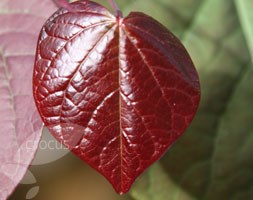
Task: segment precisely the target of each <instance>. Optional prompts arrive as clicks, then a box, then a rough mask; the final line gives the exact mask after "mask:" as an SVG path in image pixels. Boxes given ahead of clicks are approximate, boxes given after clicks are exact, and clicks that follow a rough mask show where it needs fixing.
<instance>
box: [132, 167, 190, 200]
mask: <svg viewBox="0 0 253 200" xmlns="http://www.w3.org/2000/svg"><path fill="white" fill-rule="evenodd" d="M168 189H169V190H170V191H171V192H170V193H168ZM181 190H182V189H181V188H180V187H178V186H177V185H176V184H175V183H174V182H172V181H171V179H170V178H169V177H168V175H167V174H166V172H165V171H164V170H163V168H162V166H161V165H160V164H159V163H157V164H154V165H153V166H152V167H151V168H150V169H149V171H148V173H147V174H146V175H144V176H143V177H142V178H141V179H140V180H139V181H138V182H137V183H136V185H135V189H134V190H132V191H131V194H132V196H133V197H134V198H135V199H138V200H147V199H148V200H166V199H168V197H169V199H170V200H174V199H176V198H177V197H178V196H177V194H178V191H180V193H181V197H180V199H181V200H193V198H192V197H191V196H190V195H189V194H187V192H185V191H181Z"/></svg>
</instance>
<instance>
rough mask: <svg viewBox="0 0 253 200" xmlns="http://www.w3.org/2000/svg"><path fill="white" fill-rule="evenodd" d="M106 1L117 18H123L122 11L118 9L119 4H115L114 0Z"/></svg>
mask: <svg viewBox="0 0 253 200" xmlns="http://www.w3.org/2000/svg"><path fill="white" fill-rule="evenodd" d="M108 3H109V4H110V5H111V6H112V8H113V10H114V13H115V16H116V17H117V18H123V15H122V12H121V10H120V9H119V6H118V5H117V4H116V2H115V1H114V0H108Z"/></svg>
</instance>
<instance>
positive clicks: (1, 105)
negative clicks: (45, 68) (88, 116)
mask: <svg viewBox="0 0 253 200" xmlns="http://www.w3.org/2000/svg"><path fill="white" fill-rule="evenodd" d="M39 2H40V1H30V0H22V1H21V0H19V1H9V0H1V3H0V24H1V27H0V94H1V95H0V126H1V129H0V142H1V145H0V163H1V166H0V199H1V200H2V199H3V200H4V199H6V198H7V196H8V195H10V193H11V192H12V191H13V189H14V188H15V187H16V185H17V184H18V183H19V182H20V180H21V179H22V177H23V176H24V174H25V172H26V170H27V168H28V166H29V165H30V163H31V161H32V159H33V157H34V154H35V151H36V149H37V145H38V142H39V139H40V134H41V131H42V122H41V121H40V117H39V115H38V113H37V110H36V108H35V104H34V100H33V95H32V90H31V88H32V85H31V80H32V71H33V63H34V54H35V47H36V42H37V35H38V33H39V30H40V28H41V25H42V24H43V23H44V20H45V19H46V17H47V16H48V15H49V14H51V12H52V11H53V10H54V9H55V6H54V4H53V3H51V1H49V0H46V1H43V3H40V4H41V7H39V8H38V6H37V4H38V3H39ZM42 10H44V12H42Z"/></svg>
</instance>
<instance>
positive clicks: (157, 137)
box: [33, 1, 200, 193]
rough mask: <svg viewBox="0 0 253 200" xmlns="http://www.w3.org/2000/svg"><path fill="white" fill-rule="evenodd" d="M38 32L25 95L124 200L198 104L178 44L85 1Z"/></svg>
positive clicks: (142, 20) (145, 20) (138, 17)
mask: <svg viewBox="0 0 253 200" xmlns="http://www.w3.org/2000/svg"><path fill="white" fill-rule="evenodd" d="M72 7H73V9H75V11H76V12H75V13H70V12H68V11H67V10H66V9H60V10H58V11H57V12H56V13H55V14H54V15H53V16H52V17H51V18H50V19H49V20H48V21H47V22H46V23H45V25H44V26H43V28H42V31H41V34H40V37H39V42H38V46H37V54H36V62H35V70H34V78H33V81H34V82H33V84H34V87H33V90H34V96H35V100H36V104H37V107H38V110H39V112H40V115H41V117H42V119H43V121H44V122H45V124H46V126H48V127H49V129H50V131H51V133H52V134H53V135H54V136H55V137H56V138H57V139H58V140H59V141H61V142H63V143H64V144H65V145H67V146H68V147H69V148H70V149H71V150H72V151H73V152H74V153H75V154H76V155H77V156H79V157H80V158H81V159H83V160H84V161H86V162H87V163H89V164H90V165H91V166H92V167H93V168H95V169H96V170H97V171H99V172H100V173H101V174H103V175H104V176H105V177H106V178H107V179H108V180H109V181H110V182H111V183H112V185H113V186H114V188H115V190H116V191H117V192H118V193H125V192H127V191H128V190H129V188H130V187H131V185H132V183H133V182H134V180H135V179H136V177H137V176H139V175H140V174H141V173H142V172H143V171H144V170H145V169H146V168H147V167H148V166H150V165H151V164H152V163H153V162H155V161H156V160H158V159H159V158H160V157H161V156H162V155H163V154H164V153H165V151H166V150H167V149H168V148H169V147H170V146H171V145H172V144H173V143H174V142H175V140H177V139H178V137H179V136H180V135H182V133H183V132H184V130H185V129H186V128H187V127H188V125H189V124H190V122H191V121H192V118H193V116H194V114H195V112H196V109H197V107H198V104H199V99H200V86H199V80H198V75H197V72H196V71H195V68H194V66H193V63H192V61H191V59H190V57H189V55H188V53H187V52H186V50H185V48H184V47H183V46H182V44H181V43H180V41H179V40H178V39H177V38H176V37H175V36H174V35H173V34H172V33H170V32H169V31H168V30H167V29H166V28H164V27H163V26H162V25H161V24H159V23H158V22H157V21H155V20H154V19H152V18H151V17H149V16H147V15H145V14H143V13H131V14H130V15H129V16H128V17H126V18H120V17H119V18H116V17H114V16H113V15H112V14H110V13H109V11H108V10H106V9H105V8H104V7H102V6H100V5H99V4H97V3H93V2H90V1H82V2H76V3H73V4H72Z"/></svg>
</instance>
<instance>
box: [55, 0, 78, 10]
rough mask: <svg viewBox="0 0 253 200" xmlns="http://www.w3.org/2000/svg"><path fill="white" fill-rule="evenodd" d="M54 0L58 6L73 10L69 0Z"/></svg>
mask: <svg viewBox="0 0 253 200" xmlns="http://www.w3.org/2000/svg"><path fill="white" fill-rule="evenodd" d="M53 2H54V3H55V4H56V5H57V6H58V7H62V8H66V9H67V10H68V11H70V12H73V8H72V7H71V5H70V3H69V1H68V0H53Z"/></svg>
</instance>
